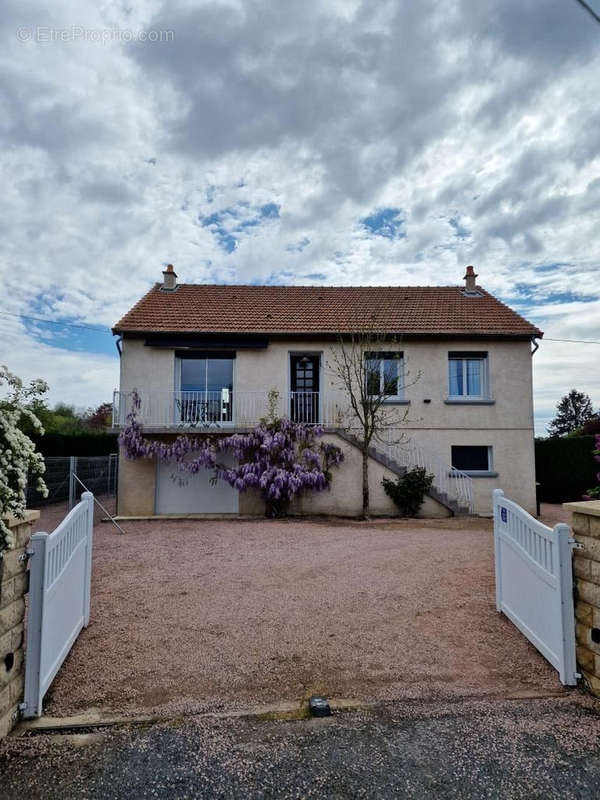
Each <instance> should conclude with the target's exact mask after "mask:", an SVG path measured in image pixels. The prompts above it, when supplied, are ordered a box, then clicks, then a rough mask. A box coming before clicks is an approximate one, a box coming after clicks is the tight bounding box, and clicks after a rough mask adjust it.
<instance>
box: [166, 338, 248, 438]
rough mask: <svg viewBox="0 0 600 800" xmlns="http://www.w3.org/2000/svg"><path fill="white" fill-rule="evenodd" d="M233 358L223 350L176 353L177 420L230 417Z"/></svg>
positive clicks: (203, 421) (205, 421) (210, 420)
mask: <svg viewBox="0 0 600 800" xmlns="http://www.w3.org/2000/svg"><path fill="white" fill-rule="evenodd" d="M234 360H235V359H234V357H233V356H232V355H226V354H218V355H217V354H215V355H212V354H210V355H206V356H204V355H202V356H199V355H193V356H192V355H190V356H188V355H185V356H180V357H179V359H178V373H179V391H178V392H177V393H176V394H177V396H176V413H177V417H178V421H179V422H182V423H184V424H187V425H195V424H199V425H207V424H213V423H214V424H217V423H220V422H232V421H233V411H232V410H233V362H234Z"/></svg>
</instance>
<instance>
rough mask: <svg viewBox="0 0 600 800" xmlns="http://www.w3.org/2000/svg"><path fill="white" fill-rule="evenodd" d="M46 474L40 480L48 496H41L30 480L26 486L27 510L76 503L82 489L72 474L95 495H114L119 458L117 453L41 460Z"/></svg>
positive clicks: (33, 482)
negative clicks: (44, 465) (56, 504)
mask: <svg viewBox="0 0 600 800" xmlns="http://www.w3.org/2000/svg"><path fill="white" fill-rule="evenodd" d="M44 463H45V464H46V472H45V474H44V481H45V483H46V486H47V487H48V497H42V496H41V494H40V493H39V492H38V491H37V489H36V487H35V481H32V482H31V483H30V484H29V485H28V487H27V507H28V508H39V507H40V506H45V505H50V504H52V503H60V502H62V501H64V500H66V501H67V502H68V503H69V504H70V505H73V504H74V503H77V502H79V498H80V497H81V493H82V492H83V491H84V489H83V488H82V487H81V485H80V484H79V483H78V482H77V481H76V480H74V479H73V477H72V475H73V473H75V474H76V475H77V477H78V478H79V479H80V480H81V481H82V482H83V483H84V484H85V485H86V487H87V488H88V489H89V490H90V492H93V493H94V494H96V495H107V496H109V497H110V496H115V495H116V493H117V481H118V477H119V457H118V454H117V453H111V455H109V456H73V457H71V458H68V457H61V456H56V457H52V456H50V457H47V458H45V459H44Z"/></svg>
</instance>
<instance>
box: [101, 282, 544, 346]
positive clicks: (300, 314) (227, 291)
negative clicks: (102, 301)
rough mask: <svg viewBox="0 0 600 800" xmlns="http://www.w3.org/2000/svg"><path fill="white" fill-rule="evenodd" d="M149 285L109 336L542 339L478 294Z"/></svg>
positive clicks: (447, 289)
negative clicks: (357, 334)
mask: <svg viewBox="0 0 600 800" xmlns="http://www.w3.org/2000/svg"><path fill="white" fill-rule="evenodd" d="M161 285H162V284H156V285H155V286H154V287H153V288H152V289H150V291H149V292H148V293H147V294H146V295H144V297H142V299H141V300H139V302H137V303H136V304H135V305H134V306H133V308H132V309H131V310H130V311H128V312H127V314H125V316H124V317H123V318H122V319H121V320H119V322H117V324H116V325H115V326H114V328H113V331H114V332H115V333H125V332H139V333H150V332H153V331H154V332H169V333H262V334H283V333H289V334H320V333H323V334H332V333H333V334H337V333H351V332H354V331H357V330H360V329H361V327H364V326H368V327H369V328H372V329H375V330H378V331H380V332H386V333H388V332H389V333H395V334H409V335H424V336H431V335H459V336H469V335H473V336H503V337H504V336H525V337H527V336H542V332H541V331H540V330H538V328H536V327H535V325H532V324H531V323H529V322H527V320H525V319H523V317H521V316H519V315H518V314H517V313H516V312H515V311H513V310H512V309H511V308H509V307H508V306H506V305H504V303H501V302H500V301H499V300H497V299H496V298H495V297H493V296H492V295H491V294H488V293H487V292H486V291H484V290H483V289H478V291H479V293H480V295H479V296H467V295H465V294H464V289H463V288H462V287H460V286H327V287H323V286H217V285H205V284H185V283H184V284H179V285H178V287H177V289H176V290H175V291H173V292H165V291H163V290H162V289H161Z"/></svg>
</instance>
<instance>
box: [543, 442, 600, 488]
mask: <svg viewBox="0 0 600 800" xmlns="http://www.w3.org/2000/svg"><path fill="white" fill-rule="evenodd" d="M593 451H594V437H593V436H576V437H575V436H574V437H564V438H558V437H557V438H550V439H536V441H535V473H536V480H537V482H538V483H539V484H540V486H539V497H540V500H542V501H543V502H546V503H567V502H569V501H571V500H580V499H581V496H582V495H583V494H585V493H586V490H587V489H588V488H589V487H590V486H593V485H594V483H596V472H597V464H596V463H595V462H594V456H593Z"/></svg>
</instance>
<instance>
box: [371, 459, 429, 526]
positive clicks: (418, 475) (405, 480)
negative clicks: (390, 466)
mask: <svg viewBox="0 0 600 800" xmlns="http://www.w3.org/2000/svg"><path fill="white" fill-rule="evenodd" d="M432 483H433V475H429V474H428V473H427V470H426V469H424V468H423V467H413V469H409V470H408V471H407V472H406V473H405V474H404V475H401V476H399V477H398V478H396V480H395V481H392V480H390V479H389V478H384V479H383V480H382V481H381V485H382V486H383V489H384V491H385V493H386V494H387V495H388V497H391V498H392V500H393V501H394V503H395V504H396V505H397V506H398V508H399V509H400V514H401V515H402V516H403V517H416V516H417V514H418V513H419V509H420V508H421V506H422V505H423V498H424V497H425V495H426V494H427V492H428V491H429V490H430V489H431V484H432Z"/></svg>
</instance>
